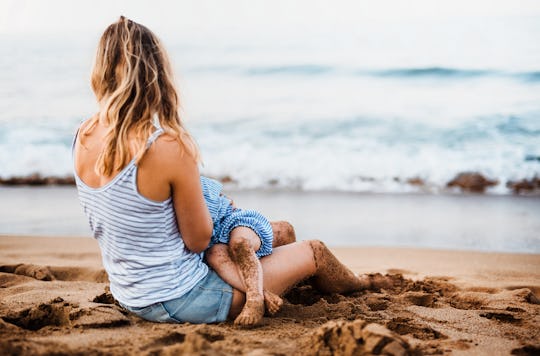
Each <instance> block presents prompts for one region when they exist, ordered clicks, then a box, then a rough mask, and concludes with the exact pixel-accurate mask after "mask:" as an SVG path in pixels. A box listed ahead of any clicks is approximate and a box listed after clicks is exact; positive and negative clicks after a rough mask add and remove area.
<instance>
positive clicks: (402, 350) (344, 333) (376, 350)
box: [307, 319, 412, 356]
mask: <svg viewBox="0 0 540 356" xmlns="http://www.w3.org/2000/svg"><path fill="white" fill-rule="evenodd" d="M307 351H308V353H310V354H326V353H328V354H332V355H338V356H339V355H364V354H365V355H371V354H375V355H380V354H382V355H410V354H411V353H412V351H411V348H410V346H409V344H408V343H407V342H406V341H405V340H404V339H403V338H401V337H400V336H399V335H397V334H395V333H393V332H392V331H390V330H388V329H387V328H386V327H384V326H382V325H380V324H375V323H371V324H370V323H367V322H366V321H363V320H360V319H357V320H355V321H352V322H345V321H330V322H328V323H326V324H324V325H322V326H320V327H319V328H318V329H317V330H316V331H315V332H314V333H313V335H312V336H311V339H310V344H309V346H308V350H307Z"/></svg>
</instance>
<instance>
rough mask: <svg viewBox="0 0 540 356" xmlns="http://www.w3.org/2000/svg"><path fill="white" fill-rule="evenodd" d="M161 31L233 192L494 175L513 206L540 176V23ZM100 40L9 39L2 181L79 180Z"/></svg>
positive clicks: (413, 188) (191, 109) (207, 167)
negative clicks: (77, 138)
mask: <svg viewBox="0 0 540 356" xmlns="http://www.w3.org/2000/svg"><path fill="white" fill-rule="evenodd" d="M157 34H158V35H159V36H160V37H161V38H162V39H163V41H164V43H165V46H166V48H167V50H168V52H169V54H170V57H171V59H172V62H173V64H174V68H175V72H176V75H177V82H178V86H179V90H180V93H181V97H182V103H183V108H182V115H183V117H184V119H185V123H186V125H187V127H188V128H189V130H190V131H191V132H192V133H193V135H194V136H195V138H196V140H197V142H198V144H199V146H200V149H201V153H202V157H203V167H202V170H201V171H202V173H204V174H206V175H209V176H212V177H216V178H225V179H226V180H227V181H229V182H230V183H228V188H229V189H268V188H272V189H284V190H299V191H345V192H377V193H380V192H382V193H403V192H406V193H410V192H417V191H424V192H425V191H427V192H431V193H439V192H443V191H447V188H445V187H446V184H447V183H448V182H449V181H450V180H451V179H452V178H454V177H455V176H456V175H457V174H459V173H461V172H479V173H481V174H482V175H484V176H485V177H487V178H490V179H494V180H497V181H498V182H499V184H498V185H496V186H494V187H492V188H490V189H488V191H487V193H488V194H510V193H511V190H509V189H508V188H507V187H506V183H507V182H509V181H515V180H521V179H531V178H533V177H539V176H540V21H539V19H538V18H529V17H519V18H512V17H509V18H500V19H499V18H490V19H475V18H467V19H463V20H462V21H455V20H452V21H447V22H444V21H443V22H430V21H424V22H422V21H416V22H406V23H405V22H401V23H400V22H397V23H384V26H383V24H382V23H375V22H374V23H358V24H355V25H351V24H349V25H347V26H343V27H339V26H338V25H336V26H334V27H332V28H328V27H323V26H321V27H318V26H310V27H300V28H298V29H297V30H296V31H294V30H291V29H283V30H282V31H278V32H273V31H272V32H265V31H264V30H260V29H259V30H258V31H256V32H254V33H248V32H245V31H239V30H238V29H235V28H234V27H232V28H230V29H229V30H228V31H226V32H220V33H216V32H212V31H201V32H200V33H199V32H197V31H193V32H192V33H174V32H171V31H169V32H165V33H159V32H158V33H157ZM99 36H100V33H82V34H62V35H45V34H43V35H25V36H23V35H9V36H8V35H5V34H4V35H0V48H1V51H2V55H1V56H0V178H4V179H6V178H10V177H15V176H28V175H31V174H34V173H38V174H40V175H42V176H68V175H70V174H71V172H72V163H71V152H70V147H71V141H72V138H73V135H74V133H75V130H76V128H77V126H78V124H79V123H80V122H81V120H84V119H86V118H88V117H90V116H92V115H93V114H94V113H95V111H96V109H97V105H96V103H95V100H94V97H93V94H92V92H91V89H90V85H89V76H90V70H91V65H92V60H93V55H94V50H95V47H96V45H97V41H98V38H99ZM410 179H420V180H422V181H423V182H424V184H423V185H421V186H419V185H411V184H409V183H407V181H408V180H410Z"/></svg>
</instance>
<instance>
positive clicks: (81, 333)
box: [0, 236, 540, 355]
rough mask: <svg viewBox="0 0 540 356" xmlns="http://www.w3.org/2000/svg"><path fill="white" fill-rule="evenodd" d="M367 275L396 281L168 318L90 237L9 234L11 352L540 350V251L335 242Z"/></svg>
mask: <svg viewBox="0 0 540 356" xmlns="http://www.w3.org/2000/svg"><path fill="white" fill-rule="evenodd" d="M333 250H334V252H335V253H336V254H337V255H338V256H339V258H340V259H341V260H342V261H344V262H345V263H346V264H347V265H348V266H350V267H351V268H352V269H353V270H354V271H355V272H358V273H382V274H391V275H392V276H393V280H394V285H393V286H392V287H389V288H388V289H384V290H378V291H363V292H358V293H354V294H351V295H321V294H319V293H317V292H316V291H314V290H313V289H312V288H311V286H310V285H308V284H305V285H301V286H298V287H297V288H295V289H294V290H293V291H292V292H291V293H289V294H288V295H287V296H286V301H285V304H284V307H283V308H282V310H281V311H280V312H279V313H278V314H277V315H276V316H274V317H265V318H264V322H263V325H262V326H260V327H257V328H254V329H251V330H244V329H238V328H236V327H234V326H233V325H232V323H230V322H226V323H221V324H216V325H192V324H156V323H150V322H147V321H144V320H142V319H140V318H138V317H136V316H133V315H130V314H128V313H126V312H125V311H124V310H122V309H121V308H120V307H119V306H118V305H116V304H115V302H114V299H113V298H112V296H111V295H110V293H109V292H108V291H107V276H106V274H105V272H104V271H103V268H102V265H101V262H100V257H99V250H98V247H97V244H96V242H95V241H94V240H92V239H90V238H64V237H56V238H45V237H20V236H0V265H1V267H0V271H1V272H0V317H1V319H0V353H1V354H4V355H18V354H26V355H39V354H55V355H60V354H112V355H116V354H118V355H125V354H142V355H172V354H179V353H184V354H208V355H219V354H245V355H267V354H269V355H292V354H299V355H302V354H304V355H312V354H319V355H330V354H337V355H339V354H341V355H347V354H369V353H382V354H393V355H404V354H457V355H459V354H468V355H478V354H480V355H481V354H486V355H487V354H489V355H505V354H518V355H533V354H539V353H540V332H539V329H538V325H540V304H539V303H540V301H539V299H538V295H539V293H540V255H538V254H504V253H484V252H460V251H450V250H428V249H411V248H371V247H370V248H334V249H333Z"/></svg>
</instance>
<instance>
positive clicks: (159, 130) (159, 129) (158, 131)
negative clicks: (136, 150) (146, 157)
mask: <svg viewBox="0 0 540 356" xmlns="http://www.w3.org/2000/svg"><path fill="white" fill-rule="evenodd" d="M152 123H153V124H154V127H155V128H156V131H154V133H152V135H150V137H149V138H148V142H147V143H146V148H148V147H150V145H152V144H153V143H154V141H155V140H156V139H157V138H158V137H159V135H161V134H162V133H163V132H164V131H163V128H162V127H161V125H160V124H159V117H158V115H157V113H154V116H153V118H152Z"/></svg>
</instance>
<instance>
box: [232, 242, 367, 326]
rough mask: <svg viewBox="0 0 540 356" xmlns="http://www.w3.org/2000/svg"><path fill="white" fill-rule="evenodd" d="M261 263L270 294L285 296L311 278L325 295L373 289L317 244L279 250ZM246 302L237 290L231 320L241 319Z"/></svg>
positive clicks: (293, 246)
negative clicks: (291, 289) (238, 317)
mask: <svg viewBox="0 0 540 356" xmlns="http://www.w3.org/2000/svg"><path fill="white" fill-rule="evenodd" d="M260 261H261V265H262V269H263V284H264V286H265V288H266V289H267V290H268V291H271V292H272V293H275V294H277V295H283V294H284V293H285V292H286V291H287V290H289V289H290V288H292V287H294V286H295V285H296V284H298V283H299V282H300V281H302V280H305V279H307V278H309V277H315V280H316V285H317V286H318V287H320V288H322V290H323V291H324V292H326V293H345V292H353V291H357V290H362V289H366V288H369V287H370V286H371V283H370V282H369V280H366V279H364V278H359V277H358V276H357V275H355V274H354V273H353V272H352V271H351V270H349V269H348V268H347V267H346V266H345V265H343V264H342V263H341V262H339V261H338V260H337V258H336V257H335V256H334V255H333V254H332V252H331V251H330V250H329V249H328V248H326V246H325V245H324V244H323V243H322V242H320V241H317V240H311V241H301V242H295V243H291V244H287V245H285V246H280V247H276V248H275V249H274V251H273V252H272V254H271V255H269V256H265V257H263V258H261V260H260ZM230 273H232V272H230ZM244 302H245V300H244V295H243V293H241V292H239V291H238V290H234V294H233V301H232V304H231V309H230V311H229V316H230V317H234V316H235V315H238V313H240V311H241V310H242V306H243V304H244Z"/></svg>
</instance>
